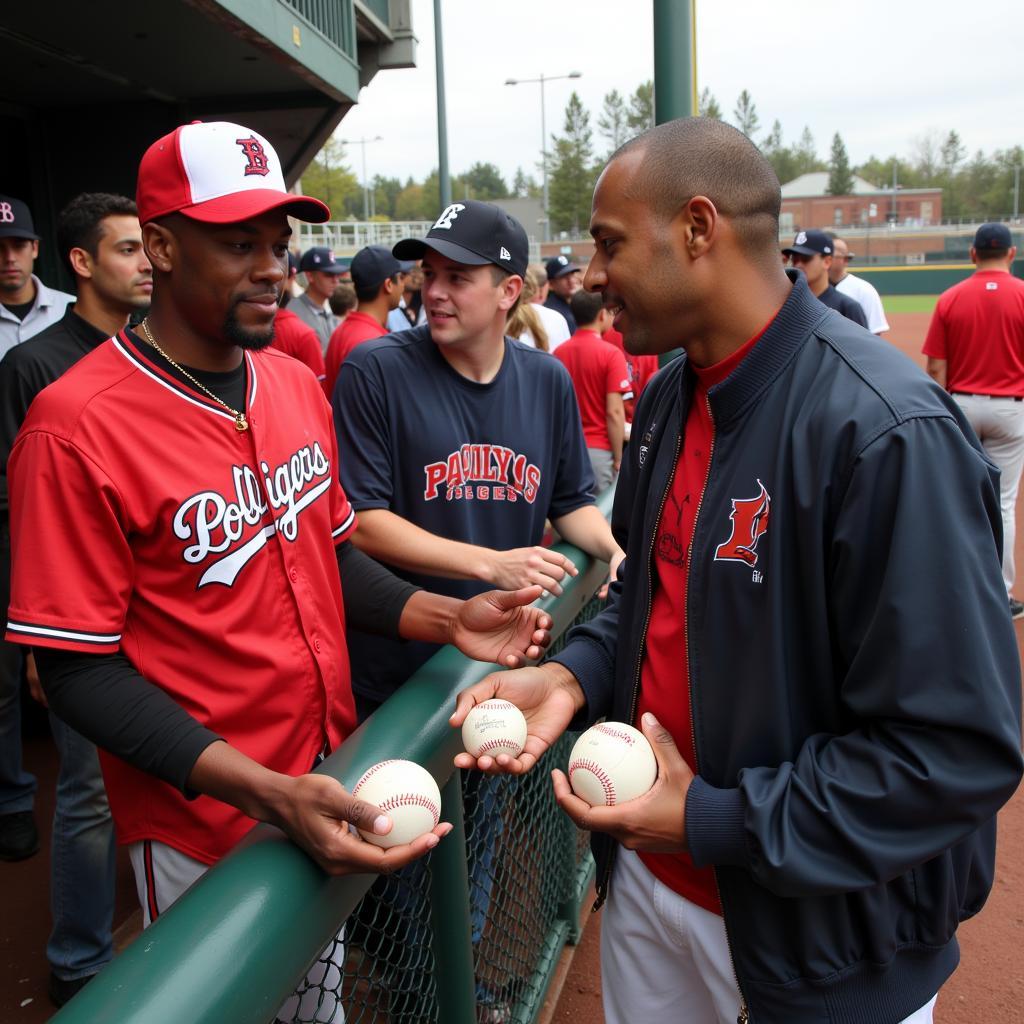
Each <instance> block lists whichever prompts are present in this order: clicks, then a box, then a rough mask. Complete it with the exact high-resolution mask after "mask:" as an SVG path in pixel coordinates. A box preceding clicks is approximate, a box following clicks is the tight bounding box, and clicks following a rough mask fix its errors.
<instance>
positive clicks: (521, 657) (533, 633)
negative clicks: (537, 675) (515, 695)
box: [449, 586, 551, 668]
mask: <svg viewBox="0 0 1024 1024" xmlns="http://www.w3.org/2000/svg"><path fill="white" fill-rule="evenodd" d="M542 593H543V590H542V588H541V587H539V586H533V587H524V588H523V589H522V590H512V591H506V590H490V591H488V592H487V593H486V594H478V595H477V596H476V597H472V598H470V599H469V600H468V601H464V602H463V603H462V605H461V607H460V608H459V610H458V612H457V613H456V615H455V618H454V620H453V622H452V634H451V638H450V640H449V642H450V643H452V644H454V645H455V646H456V647H458V649H459V650H460V651H462V653H463V654H465V655H466V656H467V657H469V658H475V659H476V660H477V661H487V662H491V663H492V664H495V665H504V666H506V667H507V668H518V667H519V666H520V665H524V664H525V663H526V662H528V661H535V660H536V659H537V658H539V657H540V656H541V655H542V654H543V653H544V649H545V648H546V647H547V646H548V644H550V643H551V632H550V630H551V616H550V615H548V614H547V613H546V612H542V611H541V610H540V609H539V608H534V607H532V602H534V601H536V600H537V598H538V597H540V596H541V594H542Z"/></svg>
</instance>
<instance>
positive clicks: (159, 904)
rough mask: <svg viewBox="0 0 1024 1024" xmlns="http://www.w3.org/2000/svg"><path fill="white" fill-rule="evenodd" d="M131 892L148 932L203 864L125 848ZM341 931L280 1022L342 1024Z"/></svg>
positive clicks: (154, 849) (159, 847)
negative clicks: (131, 876) (132, 880)
mask: <svg viewBox="0 0 1024 1024" xmlns="http://www.w3.org/2000/svg"><path fill="white" fill-rule="evenodd" d="M128 856H129V857H130V858H131V862H132V871H133V872H134V873H135V889H136V892H137V893H138V895H139V903H141V904H142V926H143V928H148V927H149V926H150V925H151V924H152V923H153V921H154V920H156V918H157V917H158V916H159V915H160V914H162V913H163V912H164V911H165V910H166V909H167V908H168V907H169V906H170V905H171V904H172V903H174V901H175V900H177V899H178V897H179V896H181V895H182V894H183V893H184V892H185V890H186V889H188V888H189V887H190V886H191V885H192V883H193V882H195V881H197V880H198V879H199V877H200V876H201V875H203V874H205V873H206V872H207V871H208V870H209V868H210V865H209V864H204V863H202V861H198V860H193V858H191V857H189V856H187V855H186V854H184V853H182V852H181V851H180V850H175V849H174V848H173V847H171V846H167V845H166V844H165V843H158V842H154V841H152V840H146V841H145V842H141V843H131V844H129V846H128ZM344 940H345V929H344V927H342V929H341V930H340V931H339V932H338V934H337V936H336V937H335V939H334V940H333V941H332V942H331V943H329V944H328V946H327V948H326V950H325V951H324V954H323V955H322V956H321V958H320V959H319V960H317V962H316V963H315V964H313V966H312V967H311V968H310V969H309V973H308V974H307V975H306V978H305V981H304V982H303V983H302V984H301V985H300V986H299V988H298V989H297V990H296V992H295V995H293V996H289V997H288V998H287V999H286V1000H285V1001H284V1004H283V1005H282V1007H281V1009H280V1010H278V1011H277V1017H278V1020H281V1021H292V1020H297V1021H312V1022H315V1024H344V1020H345V1011H344V1008H343V1007H342V1005H341V1003H340V1002H339V1001H338V999H337V995H338V993H340V992H341V975H342V972H343V971H344V965H345V946H344Z"/></svg>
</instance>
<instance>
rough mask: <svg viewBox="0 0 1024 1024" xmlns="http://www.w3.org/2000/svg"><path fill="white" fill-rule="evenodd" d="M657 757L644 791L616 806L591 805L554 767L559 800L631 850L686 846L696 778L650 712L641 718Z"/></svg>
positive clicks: (586, 824) (578, 819)
mask: <svg viewBox="0 0 1024 1024" xmlns="http://www.w3.org/2000/svg"><path fill="white" fill-rule="evenodd" d="M640 727H641V731H642V732H643V734H644V736H646V737H647V739H648V741H649V742H650V744H651V747H652V749H653V750H654V756H655V759H656V760H657V762H658V778H657V779H656V780H655V783H654V785H653V786H652V787H651V789H650V790H649V791H648V792H647V793H645V794H644V795H643V796H640V797H637V798H636V799H635V800H629V801H627V802H626V803H622V804H616V805H615V806H613V807H591V806H590V804H588V803H587V802H586V801H585V800H581V799H580V798H579V797H578V796H576V794H575V793H573V791H572V788H571V787H570V785H569V780H568V779H567V778H566V777H565V774H564V773H563V772H560V771H554V772H552V773H551V778H552V781H553V783H554V787H555V799H556V800H557V801H558V806H559V807H561V808H562V810H563V811H565V813H566V814H568V815H569V817H570V818H572V820H573V821H574V822H575V823H576V827H577V828H581V829H583V830H584V831H587V832H606V833H607V834H608V835H610V836H611V837H612V838H613V839H616V840H617V841H618V842H620V843H621V844H622V845H623V846H625V847H626V849H627V850H646V851H648V852H650V853H679V852H680V851H683V850H685V849H686V794H687V791H688V790H689V788H690V783H691V782H692V781H693V772H692V771H691V770H690V766H689V765H688V764H687V763H686V761H685V760H684V759H683V755H682V754H680V753H679V748H678V747H677V746H676V744H675V740H673V739H672V735H671V733H669V731H668V729H666V728H665V727H664V726H663V725H662V724H661V723H660V722H659V721H658V720H657V719H656V718H655V717H654V715H652V714H651V713H650V712H647V713H646V714H645V715H644V716H643V718H642V719H641V722H640Z"/></svg>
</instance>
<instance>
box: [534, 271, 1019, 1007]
mask: <svg viewBox="0 0 1024 1024" xmlns="http://www.w3.org/2000/svg"><path fill="white" fill-rule="evenodd" d="M693 377H694V375H693V372H692V370H691V369H689V368H688V366H687V363H686V359H685V357H683V358H681V359H678V360H676V361H674V362H673V363H671V364H670V365H669V366H667V367H665V368H664V369H663V370H662V371H661V372H660V373H659V374H658V375H657V376H656V377H655V378H654V380H653V381H652V382H651V383H650V384H649V385H648V387H647V388H646V390H645V391H644V394H643V396H642V398H641V400H640V402H639V404H638V408H637V411H636V416H635V419H634V424H633V432H632V441H631V442H630V444H629V446H628V449H627V453H626V457H625V459H624V461H623V468H622V473H621V476H620V480H619V483H618V488H617V493H616V499H615V506H614V510H613V515H612V527H613V532H614V533H615V536H616V539H617V540H618V541H619V543H620V544H621V545H622V547H623V548H624V549H625V550H626V552H627V559H626V562H625V563H624V566H623V569H622V570H621V571H620V574H619V580H618V581H617V582H616V583H614V584H613V586H612V597H611V600H610V602H609V606H608V607H607V609H606V610H605V611H604V612H603V613H602V614H601V615H600V616H598V617H597V618H596V619H594V620H593V621H592V622H590V623H588V624H586V625H584V626H581V627H579V628H577V629H576V630H574V631H573V633H572V634H571V637H570V642H569V644H568V646H567V647H566V648H565V650H564V651H563V652H562V653H560V654H559V655H557V656H556V658H555V659H554V660H557V661H559V662H561V663H562V664H564V665H566V666H567V667H568V668H569V669H570V670H571V671H572V672H573V673H574V674H575V675H576V677H577V678H578V679H579V681H580V683H581V684H582V686H583V689H584V691H585V693H586V696H587V700H588V715H589V718H590V719H591V720H596V719H597V718H599V717H602V716H605V715H607V716H608V717H609V718H611V719H613V720H620V721H629V722H631V721H633V719H634V716H635V711H636V702H637V690H638V686H639V680H640V665H641V661H642V656H643V650H644V638H645V632H646V628H647V622H648V618H649V615H650V607H651V595H652V588H653V582H652V581H653V579H654V571H653V569H652V561H651V559H652V548H653V542H654V536H655V527H656V524H657V521H658V517H659V514H660V510H661V508H662V506H663V504H664V502H665V497H666V494H667V490H668V487H669V483H670V479H671V474H672V470H673V468H674V466H675V465H676V463H677V461H678V454H679V445H680V435H681V432H682V429H683V426H684V424H685V422H686V416H687V407H688V403H689V401H690V397H691V396H692V394H693V383H694V381H693ZM708 404H709V407H710V411H711V414H712V416H713V419H714V423H715V439H714V447H713V449H712V453H711V460H710V470H709V474H708V479H707V483H706V486H705V491H704V494H703V496H702V499H701V504H700V505H699V507H698V514H697V520H696V523H695V526H694V534H693V541H692V547H691V557H690V561H689V570H688V571H689V579H688V591H687V637H686V651H687V656H688V664H689V674H690V686H691V710H692V720H693V730H694V741H695V746H696V752H697V768H698V776H697V778H696V779H695V781H694V782H693V784H692V785H691V787H690V789H689V792H688V796H687V801H686V838H687V844H688V846H689V849H690V852H691V854H692V855H693V857H694V859H695V860H696V862H697V863H698V864H701V865H704V864H710V865H713V866H714V868H715V873H716V877H717V879H718V885H719V889H720V893H721V898H722V906H723V910H724V917H725V924H726V930H727V934H728V937H729V942H730V948H731V951H732V955H733V960H734V964H735V968H736V974H737V980H738V983H739V986H740V989H741V991H742V993H743V997H744V1000H745V1002H746V1005H747V1008H748V1011H749V1014H750V1018H749V1019H750V1020H751V1021H752V1022H754V1024H776V1022H777V1024H803V1022H807V1024H810V1022H814V1024H822V1022H826V1021H828V1022H842V1024H894V1022H897V1021H901V1020H902V1019H903V1018H904V1017H905V1016H907V1015H908V1014H910V1013H912V1012H913V1011H915V1010H916V1009H918V1008H919V1007H920V1006H922V1005H924V1003H926V1002H927V1001H928V1000H929V999H930V998H931V997H932V996H933V995H934V994H935V993H936V992H937V991H938V989H939V987H940V985H941V984H942V983H943V981H945V979H946V978H947V977H948V976H949V975H950V974H951V973H952V971H953V970H954V969H955V967H956V964H957V962H958V958H959V950H958V946H957V941H956V928H957V924H958V922H959V921H961V920H963V919H964V918H966V917H969V916H970V915H972V914H974V913H976V912H977V911H978V910H979V909H980V908H981V906H982V905H983V903H984V901H985V899H986V897H987V895H988V891H989V888H990V886H991V882H992V874H993V868H994V855H995V820H994V819H995V814H996V812H997V811H998V809H999V808H1000V807H1001V806H1002V804H1003V803H1004V802H1005V801H1006V800H1007V799H1008V798H1009V796H1010V795H1011V794H1012V793H1013V791H1014V789H1015V788H1016V786H1017V784H1018V781H1019V779H1020V775H1021V755H1020V666H1019V664H1018V657H1017V645H1016V639H1015V634H1014V630H1013V627H1012V624H1011V621H1010V617H1009V613H1008V609H1007V604H1006V590H1005V587H1004V585H1003V581H1002V577H1001V574H1000V561H999V554H1000V548H1001V543H1002V536H1001V525H1000V515H999V488H998V472H997V470H996V469H995V468H994V466H993V465H992V464H991V463H990V462H989V461H988V460H987V458H986V457H985V455H984V453H983V451H982V450H981V447H980V445H979V444H978V442H977V440H976V439H975V437H974V435H973V433H972V432H971V430H970V428H969V427H968V426H967V425H966V423H965V421H964V420H963V418H962V417H961V415H960V412H959V410H958V408H957V406H956V405H955V403H953V402H952V401H951V400H950V399H949V397H948V396H947V395H946V394H945V392H944V391H942V390H941V389H940V388H939V387H938V386H936V385H935V384H934V383H933V382H932V381H930V380H929V379H928V378H927V377H926V376H925V375H924V374H923V373H922V372H921V370H920V369H918V367H916V366H915V365H914V364H913V363H912V362H911V361H910V360H909V359H907V358H905V357H904V356H903V355H901V354H900V353H898V352H897V351H896V350H894V349H893V348H891V347H890V346H889V345H886V344H880V343H879V342H878V339H877V338H875V337H873V336H872V335H871V334H869V333H868V332H867V331H866V330H863V329H862V328H860V327H858V326H857V325H856V324H853V323H852V322H851V321H849V320H847V319H845V318H843V317H842V316H840V315H839V314H838V313H836V312H834V311H833V310H830V309H828V308H826V307H824V306H823V305H822V304H821V303H820V302H817V301H816V300H815V299H814V298H813V296H812V295H811V293H810V291H809V290H808V288H807V285H806V282H805V281H804V280H803V278H802V277H800V278H799V279H798V280H796V281H795V283H794V286H793V290H792V293H791V295H790V297H789V299H788V300H787V301H786V303H785V305H784V306H783V308H782V310H781V311H780V313H779V315H778V317H777V318H776V319H775V321H774V322H773V323H772V325H771V326H770V327H769V328H768V330H767V331H766V332H765V334H764V335H763V336H762V338H761V339H760V341H759V342H758V343H757V344H756V345H755V347H754V348H753V349H752V350H751V352H750V353H749V354H748V356H747V357H746V359H745V360H744V361H743V362H742V363H741V364H740V366H739V367H738V368H737V369H736V370H735V371H734V372H733V373H732V374H731V375H730V376H729V377H728V378H727V379H726V380H725V381H724V382H722V383H721V384H719V385H718V386H716V387H714V388H712V389H711V390H710V392H709V394H708ZM595 852H596V854H597V856H598V865H599V867H598V888H599V898H603V895H604V894H605V892H606V891H607V886H608V879H609V877H610V871H611V863H612V858H613V856H614V852H615V851H614V846H613V844H612V843H610V842H609V841H608V840H607V838H606V837H600V836H595Z"/></svg>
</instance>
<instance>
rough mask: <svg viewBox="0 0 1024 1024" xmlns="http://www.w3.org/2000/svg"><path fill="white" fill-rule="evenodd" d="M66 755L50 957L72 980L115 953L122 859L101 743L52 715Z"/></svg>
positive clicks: (57, 816)
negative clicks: (99, 750)
mask: <svg viewBox="0 0 1024 1024" xmlns="http://www.w3.org/2000/svg"><path fill="white" fill-rule="evenodd" d="M50 726H51V728H52V729H53V739H54V742H55V743H56V744H57V750H58V752H59V754H60V774H59V775H58V777H57V808H56V810H55V812H54V815H53V849H52V850H51V852H50V908H51V911H52V913H53V931H52V932H51V933H50V941H49V942H48V943H47V944H46V958H47V960H49V961H50V966H51V967H52V968H53V971H54V973H55V974H56V975H57V976H58V977H60V978H64V979H66V980H72V979H75V978H84V977H86V976H87V975H90V974H95V973H96V972H97V971H98V970H99V969H100V968H101V967H103V966H104V965H105V964H106V963H108V962H109V961H110V959H111V957H112V956H113V940H112V937H111V927H112V924H113V918H114V890H115V883H116V876H117V861H116V857H115V846H114V825H113V822H112V821H111V818H110V807H109V806H108V805H107V793H106V790H105V789H104V787H103V778H102V776H101V775H100V762H99V757H98V756H97V754H96V747H95V745H94V744H92V743H90V742H89V740H87V739H86V738H85V737H84V736H81V735H80V734H79V733H77V732H75V730H74V729H72V728H71V727H70V726H68V725H65V724H64V722H62V721H61V720H60V719H59V718H57V716H56V715H54V714H51V715H50Z"/></svg>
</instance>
